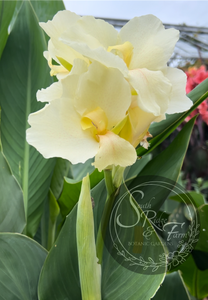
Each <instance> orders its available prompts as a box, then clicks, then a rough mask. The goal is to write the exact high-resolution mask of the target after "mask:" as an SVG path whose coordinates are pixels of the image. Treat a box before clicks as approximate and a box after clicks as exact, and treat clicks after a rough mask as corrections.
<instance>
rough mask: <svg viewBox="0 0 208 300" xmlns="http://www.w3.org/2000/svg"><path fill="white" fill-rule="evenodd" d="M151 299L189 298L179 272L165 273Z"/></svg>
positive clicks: (184, 299)
mask: <svg viewBox="0 0 208 300" xmlns="http://www.w3.org/2000/svg"><path fill="white" fill-rule="evenodd" d="M152 299H153V300H176V299H182V300H190V297H189V295H188V292H187V290H186V287H185V285H184V283H183V280H182V278H181V275H180V273H179V272H174V273H171V274H168V275H166V277H165V280H164V281H163V283H162V284H161V287H160V288H159V290H158V291H157V293H156V295H155V296H154V297H153V298H152Z"/></svg>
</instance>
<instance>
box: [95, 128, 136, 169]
mask: <svg viewBox="0 0 208 300" xmlns="http://www.w3.org/2000/svg"><path fill="white" fill-rule="evenodd" d="M99 139H100V148H99V150H98V153H97V154H96V156H95V162H94V166H95V167H96V168H98V170H99V171H102V170H103V169H105V168H107V167H108V166H110V165H115V166H121V167H127V166H130V165H132V164H134V163H135V161H136V159H137V154H136V150H135V149H134V147H133V146H132V145H131V144H130V143H129V142H127V141H126V140H124V139H122V138H120V137H119V136H118V135H116V134H114V133H113V132H111V131H108V132H107V133H106V134H105V135H99Z"/></svg>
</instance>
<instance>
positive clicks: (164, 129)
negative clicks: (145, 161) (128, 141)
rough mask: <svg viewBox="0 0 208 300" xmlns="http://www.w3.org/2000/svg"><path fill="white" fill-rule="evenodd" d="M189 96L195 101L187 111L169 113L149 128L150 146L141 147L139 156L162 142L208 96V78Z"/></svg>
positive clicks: (138, 152) (138, 150) (138, 151)
mask: <svg viewBox="0 0 208 300" xmlns="http://www.w3.org/2000/svg"><path fill="white" fill-rule="evenodd" d="M187 96H188V97H189V98H190V99H191V100H192V101H193V103H194V104H193V106H192V107H191V108H190V109H189V110H188V111H186V112H183V113H179V114H174V115H167V116H166V120H164V121H162V122H159V123H153V124H152V125H151V126H150V128H149V131H150V133H151V134H152V135H153V138H152V139H151V141H150V147H149V148H148V149H144V148H143V147H139V148H138V149H137V155H138V156H143V155H145V154H147V153H149V152H151V151H152V150H153V149H154V148H155V147H157V146H158V145H159V144H160V143H162V141H164V139H166V138H167V137H168V136H169V135H170V134H171V133H172V132H173V131H174V130H175V129H176V128H177V127H178V126H179V125H180V124H181V123H182V122H183V121H184V120H185V118H186V117H188V116H189V115H190V113H191V112H192V111H193V110H195V109H196V108H197V106H198V105H199V104H200V103H202V102H203V101H204V100H205V99H206V98H207V97H208V79H206V80H204V81H203V82H202V83H200V84H199V85H198V86H197V87H196V88H195V89H194V90H193V91H191V92H190V93H189V94H188V95H187Z"/></svg>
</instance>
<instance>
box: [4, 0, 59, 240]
mask: <svg viewBox="0 0 208 300" xmlns="http://www.w3.org/2000/svg"><path fill="white" fill-rule="evenodd" d="M45 49H46V43H45V40H44V35H43V33H42V30H41V29H40V27H39V25H38V21H37V19H36V16H35V14H34V11H33V9H32V7H31V5H30V2H28V1H25V2H24V3H23V5H22V6H21V9H20V11H19V13H18V16H17V18H16V21H15V24H14V27H13V30H12V32H11V34H10V36H9V38H8V41H7V45H6V48H5V51H4V53H3V55H2V59H1V61H0V69H1V72H0V95H1V99H0V105H1V109H2V114H1V139H2V146H3V152H4V154H5V156H6V158H7V159H8V162H9V164H10V166H11V169H12V172H13V174H14V175H15V177H16V178H17V180H18V182H19V183H20V185H21V187H22V189H23V195H24V201H25V203H24V204H25V211H26V219H27V229H26V232H27V234H29V235H31V236H33V235H34V234H35V232H36V231H37V228H38V224H39V222H40V218H41V215H42V210H43V204H44V201H45V199H46V197H47V194H48V189H49V186H50V180H51V175H52V170H53V167H54V163H55V160H46V159H44V158H43V157H42V155H41V154H40V153H38V152H37V151H36V150H35V149H34V148H33V147H30V146H29V145H28V143H27V142H26V140H25V136H26V129H27V128H28V123H27V119H28V115H29V113H31V112H34V111H37V110H39V109H40V108H42V107H43V103H40V102H37V101H36V92H37V90H38V89H40V88H42V87H47V86H49V85H50V84H51V83H52V81H51V78H50V75H49V68H48V66H47V62H46V60H45V59H44V58H43V51H44V50H45Z"/></svg>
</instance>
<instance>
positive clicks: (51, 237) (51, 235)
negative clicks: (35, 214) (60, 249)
mask: <svg viewBox="0 0 208 300" xmlns="http://www.w3.org/2000/svg"><path fill="white" fill-rule="evenodd" d="M55 237H56V222H52V221H51V219H50V218H49V224H48V243H47V250H48V251H49V250H50V249H51V247H52V246H53V244H54V242H55Z"/></svg>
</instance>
